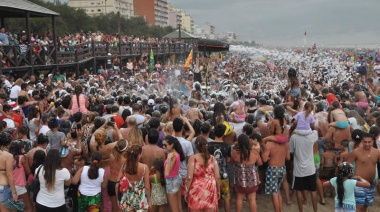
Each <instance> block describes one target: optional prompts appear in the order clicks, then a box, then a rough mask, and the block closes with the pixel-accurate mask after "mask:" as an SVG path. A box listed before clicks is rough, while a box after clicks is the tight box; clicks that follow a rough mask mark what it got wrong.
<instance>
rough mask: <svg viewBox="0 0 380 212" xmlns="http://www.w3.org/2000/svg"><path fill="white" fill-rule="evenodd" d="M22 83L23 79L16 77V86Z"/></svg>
mask: <svg viewBox="0 0 380 212" xmlns="http://www.w3.org/2000/svg"><path fill="white" fill-rule="evenodd" d="M22 83H24V80H23V79H21V78H18V79H17V80H16V81H15V85H18V86H21V84H22Z"/></svg>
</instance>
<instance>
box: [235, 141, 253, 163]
mask: <svg viewBox="0 0 380 212" xmlns="http://www.w3.org/2000/svg"><path fill="white" fill-rule="evenodd" d="M238 145H239V148H238V149H239V151H240V163H243V162H244V161H247V160H249V157H250V156H251V147H250V145H249V138H248V136H247V135H245V134H241V135H239V137H238Z"/></svg>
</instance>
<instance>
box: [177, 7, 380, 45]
mask: <svg viewBox="0 0 380 212" xmlns="http://www.w3.org/2000/svg"><path fill="white" fill-rule="evenodd" d="M169 3H170V4H171V5H173V6H174V7H178V8H181V9H182V10H184V11H186V12H187V13H188V14H190V15H191V16H192V17H193V19H194V24H195V25H199V26H201V25H203V24H204V23H205V22H210V23H211V24H212V25H214V26H215V27H216V31H217V33H225V32H228V31H233V32H235V33H236V34H237V35H238V39H239V40H241V41H255V42H256V43H260V44H266V45H273V46H303V45H304V40H305V36H304V34H305V31H306V34H307V36H306V46H309V45H312V44H313V43H316V44H317V45H318V46H325V47H338V46H354V45H357V46H358V47H368V46H372V47H373V46H376V47H377V48H379V49H380V22H379V21H380V13H379V12H378V8H380V0H169Z"/></svg>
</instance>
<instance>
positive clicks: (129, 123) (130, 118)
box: [120, 116, 137, 140]
mask: <svg viewBox="0 0 380 212" xmlns="http://www.w3.org/2000/svg"><path fill="white" fill-rule="evenodd" d="M127 126H128V127H127V128H121V129H120V133H121V135H122V136H123V138H124V139H125V140H128V134H129V131H130V130H131V129H132V128H134V127H136V126H137V123H136V118H135V117H133V116H128V118H127Z"/></svg>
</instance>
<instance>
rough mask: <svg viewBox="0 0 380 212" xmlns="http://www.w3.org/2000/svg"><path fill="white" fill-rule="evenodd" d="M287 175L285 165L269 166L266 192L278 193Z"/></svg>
mask: <svg viewBox="0 0 380 212" xmlns="http://www.w3.org/2000/svg"><path fill="white" fill-rule="evenodd" d="M285 175H286V167H285V166H269V167H268V168H267V171H266V181H265V194H275V193H278V192H279V191H280V187H281V184H282V182H283V181H284V178H285Z"/></svg>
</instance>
